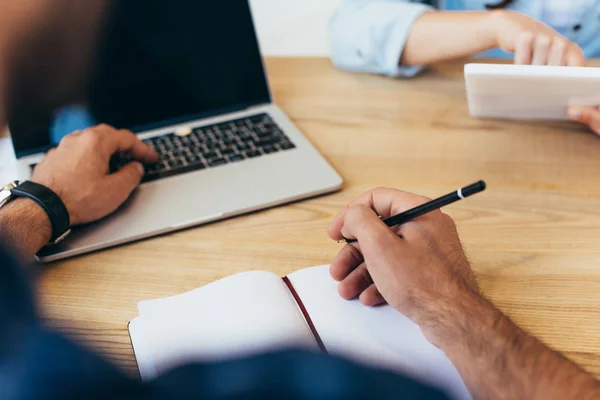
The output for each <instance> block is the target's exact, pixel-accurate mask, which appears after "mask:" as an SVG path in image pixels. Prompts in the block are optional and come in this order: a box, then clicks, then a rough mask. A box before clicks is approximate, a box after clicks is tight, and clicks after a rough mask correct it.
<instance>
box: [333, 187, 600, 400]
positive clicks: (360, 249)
mask: <svg viewBox="0 0 600 400" xmlns="http://www.w3.org/2000/svg"><path fill="white" fill-rule="evenodd" d="M428 200H429V199H426V198H424V197H420V196H416V195H413V194H410V193H406V192H401V191H399V190H392V189H376V190H373V191H371V192H368V193H366V194H364V195H363V196H361V197H360V198H359V199H358V200H356V201H354V202H353V203H351V204H349V205H348V207H346V208H345V209H344V210H342V212H340V214H339V215H337V216H336V217H335V219H334V220H333V222H332V223H331V225H330V227H329V236H330V237H331V238H332V239H334V240H341V239H343V238H344V237H345V238H355V239H357V240H358V242H357V243H353V244H348V245H346V246H345V247H344V248H343V249H342V251H341V252H340V254H339V255H338V256H337V257H336V259H335V260H334V261H333V263H332V264H331V275H332V277H333V278H334V279H336V280H338V281H340V285H339V292H340V294H341V295H342V297H344V298H346V299H351V298H354V297H356V296H359V298H360V300H361V301H362V302H363V303H364V304H365V305H368V306H373V305H376V304H380V303H382V302H384V301H387V302H388V303H389V304H390V305H391V306H392V307H394V308H395V309H396V310H398V311H400V312H401V313H402V314H404V315H406V316H407V317H409V318H411V319H412V320H413V321H414V322H416V323H417V324H419V326H420V327H421V330H422V331H423V333H424V334H425V335H426V337H427V338H428V339H429V340H430V341H431V342H432V343H434V344H435V345H437V346H438V347H440V348H441V349H442V350H443V351H444V353H445V354H446V355H447V356H448V357H449V358H450V360H451V361H452V363H453V364H454V366H455V367H456V368H457V370H458V372H459V373H460V375H461V376H462V378H463V380H464V381H465V383H466V385H467V387H468V388H469V390H470V391H471V394H472V395H473V398H476V399H507V400H508V399H533V400H537V399H539V400H542V399H543V400H554V399H556V400H558V399H560V400H575V399H596V398H600V385H599V384H598V382H597V381H596V380H595V379H594V377H592V376H591V375H589V374H588V373H586V372H585V371H583V370H582V369H581V368H579V367H578V366H577V365H575V364H573V363H572V362H571V361H569V360H567V359H566V358H564V357H563V356H561V355H560V354H558V353H556V352H555V351H553V350H551V349H549V348H548V347H547V346H545V345H544V344H543V343H541V342H540V341H538V340H537V339H535V338H534V337H532V336H530V335H529V334H527V333H526V332H524V331H523V330H522V329H520V328H519V327H518V326H516V325H515V324H514V323H513V322H512V321H511V320H510V319H509V318H507V317H506V316H505V315H504V314H502V313H501V312H500V311H499V310H498V309H497V308H495V307H494V306H493V305H492V304H491V303H490V302H489V301H487V300H486V299H485V298H484V297H483V296H482V295H481V294H480V293H479V290H478V288H477V284H476V282H475V279H474V276H473V273H472V271H471V268H470V266H469V263H468V261H467V258H466V256H465V254H464V252H463V250H462V247H461V244H460V241H459V238H458V234H457V232H456V227H455V225H454V222H453V221H452V219H451V218H450V217H449V216H447V215H445V214H443V213H442V212H441V211H435V212H432V213H429V214H427V215H424V216H422V217H419V218H417V219H415V220H414V221H412V222H409V223H406V224H404V225H401V226H398V227H394V229H390V228H389V227H387V226H386V225H385V224H384V223H383V222H382V221H381V219H380V218H379V217H382V218H387V217H389V216H391V215H395V214H398V213H400V212H403V211H405V210H407V209H410V208H413V207H415V206H418V205H420V204H423V203H425V202H427V201H428ZM401 334H402V332H398V335H400V336H399V340H401Z"/></svg>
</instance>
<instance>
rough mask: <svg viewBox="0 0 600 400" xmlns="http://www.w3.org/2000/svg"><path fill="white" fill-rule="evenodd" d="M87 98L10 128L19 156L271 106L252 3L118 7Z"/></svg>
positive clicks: (165, 1)
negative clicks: (98, 131) (100, 131)
mask: <svg viewBox="0 0 600 400" xmlns="http://www.w3.org/2000/svg"><path fill="white" fill-rule="evenodd" d="M100 49H101V51H100V56H99V57H98V58H97V62H96V65H95V66H94V69H93V71H94V72H93V73H92V74H91V78H90V81H89V84H88V90H87V94H86V95H85V98H84V99H82V101H81V103H80V104H72V105H70V106H67V107H63V108H61V109H58V110H54V111H53V112H52V113H51V114H50V115H19V114H20V113H16V115H17V117H15V118H13V119H12V120H11V121H9V128H10V131H11V134H12V137H13V143H14V146H15V151H16V153H17V156H22V155H26V154H32V153H36V152H39V151H44V150H47V149H48V148H50V147H52V146H55V145H56V144H57V143H58V142H59V141H60V139H61V138H62V137H63V136H65V135H66V134H68V133H70V132H72V131H75V130H81V129H84V128H86V127H88V126H91V125H95V124H97V123H107V124H110V125H113V126H115V127H118V128H128V129H132V130H133V131H137V132H139V131H141V130H147V129H152V128H158V127H161V126H168V125H171V124H175V123H178V122H184V121H188V120H191V119H195V118H199V117H203V116H208V115H214V114H218V113H223V112H226V111H233V110H236V109H241V108H244V107H248V106H251V105H256V104H263V103H267V102H269V101H270V97H269V91H268V87H267V82H266V79H265V75H264V70H263V66H262V60H261V57H260V54H259V48H258V44H257V40H256V35H255V32H254V26H253V23H252V17H251V13H250V7H249V5H248V1H247V0H218V1H207V0H144V1H135V0H117V1H116V2H115V6H114V8H113V10H112V12H111V18H110V21H109V23H108V24H107V26H106V28H105V34H104V39H103V41H102V46H101V47H100Z"/></svg>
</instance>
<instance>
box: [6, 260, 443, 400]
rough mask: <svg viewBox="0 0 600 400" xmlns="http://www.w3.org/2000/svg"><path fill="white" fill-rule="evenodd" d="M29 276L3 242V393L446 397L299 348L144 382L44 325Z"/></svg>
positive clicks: (66, 399)
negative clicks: (37, 313)
mask: <svg viewBox="0 0 600 400" xmlns="http://www.w3.org/2000/svg"><path fill="white" fill-rule="evenodd" d="M29 282H30V281H29V280H28V279H27V276H26V269H25V268H23V267H21V266H19V265H18V264H17V263H16V262H15V261H14V260H13V259H12V258H11V257H10V256H9V255H8V254H7V253H5V252H3V251H2V250H1V249H0V400H4V399H11V400H23V399H45V400H59V399H60V400H75V399H103V400H104V399H144V400H148V399H165V400H166V399H198V398H202V399H220V400H225V399H239V400H241V399H247V400H259V399H261V400H262V399H271V398H280V399H299V400H300V399H311V400H312V399H329V400H336V399H339V400H341V399H378V400H386V399H404V400H417V399H418V400H444V399H448V398H447V397H446V396H444V395H443V394H441V393H440V392H438V391H437V390H435V389H432V388H428V387H426V386H424V385H422V384H419V383H417V382H415V381H412V380H411V379H409V378H405V377H401V376H398V375H396V374H393V373H391V372H385V371H379V370H374V369H370V368H366V367H362V366H359V365H357V364H353V363H350V362H348V361H345V360H342V359H339V358H335V357H329V356H326V355H324V354H313V353H309V352H305V351H297V350H290V351H281V352H276V353H272V354H265V355H260V356H256V357H252V358H246V359H241V360H234V361H227V362H222V363H210V364H208V363H207V364H196V365H189V366H186V367H182V368H179V369H177V370H174V371H172V372H170V373H167V374H166V375H164V376H162V377H159V378H158V379H156V380H155V381H153V382H150V383H145V384H144V383H142V382H140V381H138V380H134V379H131V378H128V377H126V376H125V375H123V374H122V373H121V372H119V371H118V370H117V369H116V368H114V367H113V366H111V365H110V364H109V363H107V362H106V361H104V360H102V359H101V358H100V357H98V356H96V355H94V354H92V353H91V352H88V351H86V350H85V349H83V348H80V347H78V346H77V345H76V344H74V343H72V342H70V341H68V340H66V339H64V338H63V337H61V336H60V335H58V334H56V333H53V332H50V331H48V330H46V329H44V328H43V326H42V325H41V324H40V321H39V319H38V317H37V315H36V311H35V307H34V302H33V296H32V290H31V288H30V283H29Z"/></svg>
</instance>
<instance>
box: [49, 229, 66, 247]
mask: <svg viewBox="0 0 600 400" xmlns="http://www.w3.org/2000/svg"><path fill="white" fill-rule="evenodd" d="M69 233H71V229H70V228H69V229H67V230H66V231H65V233H63V234H62V235H60V236H59V237H57V238H56V240H53V241H51V242H49V243H48V244H47V245H46V246H54V245H55V244H59V243H60V242H62V241H63V240H65V238H66V237H67V236H69Z"/></svg>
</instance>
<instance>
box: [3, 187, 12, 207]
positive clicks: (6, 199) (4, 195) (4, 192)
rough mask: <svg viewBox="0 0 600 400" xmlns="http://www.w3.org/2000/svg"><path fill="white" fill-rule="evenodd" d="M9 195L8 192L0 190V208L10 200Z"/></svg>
mask: <svg viewBox="0 0 600 400" xmlns="http://www.w3.org/2000/svg"><path fill="white" fill-rule="evenodd" d="M10 196H11V193H10V190H8V189H4V188H2V190H0V207H2V206H3V205H4V204H5V203H6V202H7V201H8V199H9V198H10Z"/></svg>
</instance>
